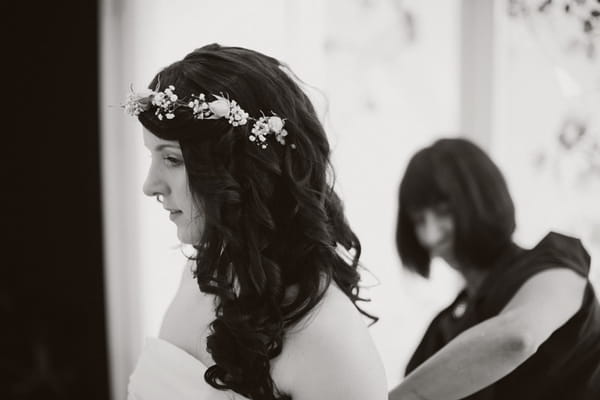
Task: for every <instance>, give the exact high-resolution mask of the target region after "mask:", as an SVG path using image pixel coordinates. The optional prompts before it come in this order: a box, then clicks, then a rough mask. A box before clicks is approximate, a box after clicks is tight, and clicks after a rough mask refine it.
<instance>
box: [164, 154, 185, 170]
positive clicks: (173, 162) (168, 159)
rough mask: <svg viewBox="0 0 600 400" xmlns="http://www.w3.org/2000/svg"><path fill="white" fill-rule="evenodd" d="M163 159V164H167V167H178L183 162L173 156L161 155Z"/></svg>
mask: <svg viewBox="0 0 600 400" xmlns="http://www.w3.org/2000/svg"><path fill="white" fill-rule="evenodd" d="M163 160H164V161H165V164H167V166H168V167H178V166H180V165H181V164H183V161H182V160H181V159H179V158H177V157H173V156H165V157H163Z"/></svg>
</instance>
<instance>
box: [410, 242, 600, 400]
mask: <svg viewBox="0 0 600 400" xmlns="http://www.w3.org/2000/svg"><path fill="white" fill-rule="evenodd" d="M557 266H560V267H564V268H569V269H572V270H573V271H575V272H576V273H578V274H579V275H581V276H583V277H586V278H587V276H588V273H589V268H590V257H589V255H588V253H587V252H586V250H585V249H584V248H583V246H582V245H581V242H580V241H579V240H578V239H574V238H571V237H568V236H564V235H561V234H558V233H554V232H551V233H549V234H548V235H547V236H546V237H545V238H544V239H543V240H542V241H541V242H540V243H538V245H537V246H535V247H534V248H533V249H531V250H525V249H522V248H519V247H518V246H516V245H513V246H511V247H510V248H509V249H508V250H507V251H505V252H504V253H503V256H502V257H500V259H499V260H498V261H497V262H496V263H495V265H494V266H493V267H492V268H491V270H490V272H489V275H488V276H487V277H486V278H485V280H484V282H483V283H482V284H481V286H480V288H479V290H478V291H477V293H476V294H475V296H473V298H472V299H468V298H467V296H466V292H465V291H462V292H461V293H460V294H459V295H458V296H457V298H456V300H455V301H454V302H453V303H452V304H451V305H450V306H449V307H447V308H446V309H444V310H442V311H441V312H440V313H439V314H438V315H437V316H436V317H435V318H434V320H433V321H432V322H431V324H430V326H429V328H428V329H427V332H426V333H425V336H424V337H423V339H422V341H421V343H420V344H419V346H418V348H417V350H416V351H415V353H414V354H413V356H412V358H411V359H410V361H409V363H408V366H407V367H406V374H408V373H410V372H411V371H412V370H413V369H415V368H416V367H418V366H419V365H420V364H421V363H423V362H424V361H425V360H427V359H428V358H429V357H430V356H432V355H433V354H434V353H436V352H437V351H438V350H440V349H441V348H442V347H443V346H444V345H445V344H447V343H448V342H449V341H450V340H452V339H453V338H454V337H455V336H457V335H458V334H459V333H461V332H463V331H464V330H466V329H468V328H470V327H472V326H473V325H476V324H478V323H479V322H482V321H484V320H486V319H488V318H490V317H493V316H495V315H497V314H499V313H500V311H501V310H502V309H503V308H504V306H505V305H506V304H507V303H508V302H509V301H510V299H511V298H512V297H513V296H514V294H515V293H516V292H517V291H518V289H519V288H520V287H521V285H522V284H523V283H524V282H525V281H526V280H527V279H528V278H530V277H531V276H532V275H534V274H536V273H538V272H541V271H543V270H546V269H550V268H555V267H557ZM548 296H552V293H548ZM466 399H469V400H475V399H476V400H484V399H486V400H490V399H493V400H500V399H501V400H518V399H527V400H538V399H539V400H542V399H543V400H592V399H593V400H600V305H599V303H598V299H597V297H596V295H595V293H594V289H593V288H592V286H591V285H590V282H589V281H588V283H587V285H586V288H585V294H584V299H583V304H582V305H581V308H580V309H579V310H578V311H577V313H576V314H575V315H573V317H571V319H569V321H567V322H566V323H565V324H564V325H563V326H562V327H560V328H559V329H558V330H556V331H555V332H554V333H553V334H552V335H551V336H550V337H549V338H548V340H546V341H545V342H544V343H543V344H542V345H541V346H540V347H539V349H538V351H537V352H536V353H535V354H534V355H533V356H531V357H530V358H529V359H528V360H527V361H525V362H524V363H523V364H521V365H520V366H519V367H518V368H517V369H515V370H514V371H513V372H511V373H510V374H508V375H507V376H505V377H504V378H502V379H500V380H499V381H497V382H496V383H494V384H492V385H490V386H488V387H486V388H484V389H482V390H480V391H479V392H477V393H474V394H473V395H471V396H469V397H466Z"/></svg>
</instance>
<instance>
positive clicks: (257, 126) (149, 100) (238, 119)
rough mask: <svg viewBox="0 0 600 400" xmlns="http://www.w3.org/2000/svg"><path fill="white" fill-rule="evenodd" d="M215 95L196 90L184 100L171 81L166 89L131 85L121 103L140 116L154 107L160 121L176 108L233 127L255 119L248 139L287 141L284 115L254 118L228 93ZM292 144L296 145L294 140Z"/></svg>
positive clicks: (260, 142) (170, 116)
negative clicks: (141, 88)
mask: <svg viewBox="0 0 600 400" xmlns="http://www.w3.org/2000/svg"><path fill="white" fill-rule="evenodd" d="M157 89H158V88H157ZM212 96H213V97H214V98H215V100H213V101H207V100H206V95H205V94H204V93H200V94H197V95H196V94H193V95H191V96H190V97H189V98H188V99H186V100H182V99H180V98H179V97H178V96H177V94H175V86H173V85H169V86H168V87H167V88H165V89H164V90H163V91H158V90H147V91H144V92H134V91H133V88H131V92H130V93H129V95H128V96H127V101H126V102H125V104H123V106H122V107H123V108H124V109H125V111H126V112H127V113H128V114H129V115H131V116H138V115H140V114H141V113H142V112H145V111H148V110H150V109H152V108H154V109H155V111H154V115H156V117H157V118H158V119H159V120H161V121H163V120H165V119H167V120H171V119H174V118H175V110H177V109H179V108H183V109H184V110H189V111H191V113H192V117H193V118H194V119H220V118H224V119H226V120H227V122H228V123H229V124H230V125H232V126H234V127H237V126H242V125H246V124H247V123H248V120H253V121H255V122H254V125H253V126H252V130H251V131H250V134H249V135H248V140H250V141H251V142H253V143H255V144H256V145H257V146H259V147H261V148H263V149H266V148H267V137H268V136H269V135H274V137H275V139H276V140H277V142H279V143H280V144H282V145H285V144H286V141H285V137H286V136H287V135H288V132H287V131H286V130H285V129H284V126H285V119H284V118H281V117H279V116H278V115H276V114H275V113H272V114H273V115H270V116H267V115H264V114H263V115H262V116H261V117H260V118H258V119H255V118H252V117H250V116H249V115H248V113H247V112H246V111H244V110H243V109H242V108H241V107H240V105H239V104H238V103H237V102H236V101H235V100H232V99H229V97H228V96H225V95H223V94H222V93H221V95H216V94H213V95H212ZM292 148H295V146H294V145H293V144H292Z"/></svg>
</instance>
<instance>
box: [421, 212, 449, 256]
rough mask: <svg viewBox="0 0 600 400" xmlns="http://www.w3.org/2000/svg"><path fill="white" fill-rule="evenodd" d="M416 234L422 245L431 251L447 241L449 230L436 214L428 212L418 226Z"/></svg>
mask: <svg viewBox="0 0 600 400" xmlns="http://www.w3.org/2000/svg"><path fill="white" fill-rule="evenodd" d="M416 233H417V237H418V239H419V241H420V242H421V245H423V247H425V248H426V249H431V248H433V247H435V246H436V245H437V244H438V243H441V242H442V241H444V240H445V238H446V236H447V234H448V229H447V227H446V226H445V224H444V221H441V220H440V218H439V217H438V216H437V215H436V214H435V213H433V212H429V211H426V212H425V213H424V214H423V220H422V221H421V222H419V223H418V224H417V226H416Z"/></svg>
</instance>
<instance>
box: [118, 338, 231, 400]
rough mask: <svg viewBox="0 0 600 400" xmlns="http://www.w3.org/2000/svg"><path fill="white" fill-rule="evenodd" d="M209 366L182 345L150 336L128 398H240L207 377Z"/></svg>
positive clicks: (132, 399) (131, 380)
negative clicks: (216, 387)
mask: <svg viewBox="0 0 600 400" xmlns="http://www.w3.org/2000/svg"><path fill="white" fill-rule="evenodd" d="M206 369H207V367H206V366H205V365H204V364H202V363H201V362H200V361H199V360H197V359H196V358H194V357H192V356H191V355H190V354H188V353H186V352H185V351H183V350H181V349H180V348H179V347H177V346H175V345H173V344H171V343H169V342H167V341H165V340H162V339H158V338H147V339H146V342H145V344H144V348H143V349H142V353H141V355H140V358H139V360H138V362H137V365H136V367H135V370H134V371H133V374H131V376H130V378H129V386H128V390H127V400H209V399H210V400H213V399H215V400H217V399H219V400H220V399H235V398H237V399H239V398H241V396H235V395H234V393H233V392H229V391H228V392H224V391H220V390H217V389H215V388H213V387H212V386H210V385H209V384H208V383H206V381H205V380H204V372H205V371H206Z"/></svg>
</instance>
